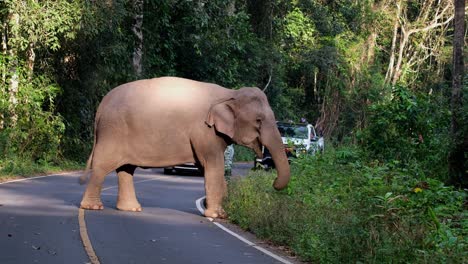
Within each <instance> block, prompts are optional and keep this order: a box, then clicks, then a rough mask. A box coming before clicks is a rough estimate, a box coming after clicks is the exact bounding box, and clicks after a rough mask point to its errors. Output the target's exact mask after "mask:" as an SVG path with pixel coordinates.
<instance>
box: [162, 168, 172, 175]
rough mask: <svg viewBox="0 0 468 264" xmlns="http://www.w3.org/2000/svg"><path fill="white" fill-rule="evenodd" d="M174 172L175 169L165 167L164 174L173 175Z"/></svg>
mask: <svg viewBox="0 0 468 264" xmlns="http://www.w3.org/2000/svg"><path fill="white" fill-rule="evenodd" d="M173 173H174V170H173V169H171V168H164V174H167V175H171V174H173Z"/></svg>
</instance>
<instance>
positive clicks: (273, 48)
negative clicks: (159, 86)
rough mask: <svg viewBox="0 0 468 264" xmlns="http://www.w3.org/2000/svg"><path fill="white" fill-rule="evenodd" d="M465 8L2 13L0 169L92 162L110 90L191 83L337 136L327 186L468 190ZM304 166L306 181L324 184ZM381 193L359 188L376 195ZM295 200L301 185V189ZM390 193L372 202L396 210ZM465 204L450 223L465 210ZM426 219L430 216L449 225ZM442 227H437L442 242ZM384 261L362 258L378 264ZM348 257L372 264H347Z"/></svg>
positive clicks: (320, 0) (33, 0)
mask: <svg viewBox="0 0 468 264" xmlns="http://www.w3.org/2000/svg"><path fill="white" fill-rule="evenodd" d="M466 10H467V9H466V7H465V1H463V0H461V1H460V0H455V1H454V0H362V1H357V0H335V1H331V0H257V1H253V0H210V1H208V0H179V1H177V0H146V1H144V0H104V1H94V0H77V1H71V0H55V1H49V0H3V1H1V2H0V37H1V45H0V72H1V80H0V91H1V93H0V169H1V171H2V172H3V173H4V174H15V173H16V174H18V173H19V174H21V173H26V172H30V170H25V168H26V167H30V166H36V167H35V168H39V170H40V168H42V167H46V168H47V167H48V166H52V165H53V166H59V167H60V166H62V167H64V166H65V167H66V166H67V165H66V164H70V162H75V163H78V164H81V163H82V162H83V161H84V160H86V158H87V156H88V155H89V152H90V149H91V146H92V137H93V120H94V113H95V111H96V108H97V106H98V104H99V102H100V100H101V99H102V97H103V96H104V95H105V94H106V93H107V92H108V91H109V90H110V89H112V88H113V87H116V86H117V85H119V84H122V83H125V82H129V81H132V80H136V79H142V78H154V77H159V76H178V77H185V78H190V79H194V80H199V81H206V82H214V83H217V84H219V85H222V86H225V87H228V88H232V89H237V88H240V87H243V86H256V87H259V88H261V89H262V90H263V91H264V92H265V93H266V95H267V96H268V99H269V102H270V105H271V106H272V108H273V110H274V112H275V114H276V117H277V119H278V120H294V121H299V120H300V119H301V118H306V119H307V120H308V121H309V122H310V123H312V124H313V125H315V126H316V128H317V130H318V131H320V133H322V134H323V135H324V136H325V138H326V142H327V143H326V144H327V149H329V150H330V151H329V153H328V154H327V153H326V152H327V150H326V151H325V154H326V155H324V156H323V157H322V158H323V159H325V160H328V161H329V164H334V165H333V166H331V165H330V166H328V168H327V170H328V171H329V172H330V171H331V170H336V171H338V169H340V168H341V169H343V170H350V171H353V170H355V169H356V168H357V167H359V166H362V167H359V168H363V167H365V168H366V170H367V169H369V168H374V169H375V170H376V171H377V170H379V173H380V174H382V175H381V176H382V177H384V178H385V180H384V182H385V183H386V184H387V185H388V186H390V185H392V186H393V187H394V186H395V185H397V184H400V183H401V182H398V181H396V182H391V180H390V178H391V176H389V175H397V174H398V173H403V172H404V174H405V175H406V176H405V177H413V178H415V179H417V180H416V182H414V181H409V182H414V183H415V184H416V185H417V186H419V187H417V188H419V189H412V190H421V191H423V190H426V189H430V187H428V186H431V184H435V183H434V182H430V180H434V181H436V182H437V184H435V185H437V186H439V187H440V186H445V185H443V184H442V183H444V184H447V185H451V186H455V187H460V186H467V181H468V179H467V177H466V172H467V162H466V157H467V154H466V149H467V148H468V147H467V144H468V140H467V136H466V135H467V129H468V125H467V122H466V118H467V113H468V109H467V104H466V90H467V89H468V85H467V80H468V77H467V71H466V70H465V69H464V65H465V64H464V62H463V57H464V58H467V56H466V49H465V50H463V46H464V44H465V43H466V39H467V38H466V36H467V29H466V27H465V26H464V25H465V24H466V13H467V11H466ZM463 52H464V54H463ZM463 95H465V96H463ZM330 153H334V154H330ZM327 155H334V156H333V157H328V158H327ZM304 162H305V163H307V162H306V161H303V160H302V161H298V164H296V165H297V166H295V165H294V164H293V172H296V173H300V174H307V173H309V172H310V173H312V171H310V170H309V171H308V169H307V168H309V167H308V166H306V165H304ZM311 162H313V164H315V165H316V166H317V167H316V168H321V167H320V166H325V165H326V164H328V163H327V162H325V161H323V160H321V161H317V160H315V161H311ZM314 162H315V163H314ZM317 162H318V163H317ZM346 164H347V165H346ZM315 165H314V166H315ZM335 165H336V166H335ZM343 166H345V167H343ZM346 166H351V167H352V168H350V167H346ZM382 168H385V169H382ZM361 172H362V171H356V172H355V174H356V175H353V176H352V177H351V176H350V177H351V178H353V177H356V178H359V177H360V176H359V175H361V174H360V173H361ZM397 172H398V173H397ZM313 173H317V171H314V172H313ZM340 173H342V172H340ZM379 173H377V174H376V175H380V174H379ZM392 173H394V174H392ZM384 174H385V175H384ZM398 175H399V174H398ZM408 175H409V176H408ZM328 176H330V175H328ZM335 176H336V175H335ZM333 177H334V176H333ZM336 177H338V176H336ZM343 177H344V176H343ZM388 177H390V178H388ZM395 177H396V176H395ZM396 178H398V177H396ZM396 178H395V179H396ZM337 179H339V177H338V178H337ZM359 179H361V180H362V178H359ZM405 179H406V178H405ZM427 179H430V180H427ZM302 180H303V179H302ZM302 180H301V181H302ZM374 180H375V179H374ZM359 181H360V180H359ZM428 181H429V183H428ZM337 182H339V181H337ZM337 182H335V183H333V182H331V183H330V182H322V183H320V184H324V185H327V184H331V185H332V186H333V184H338V185H336V186H341V185H339V183H337ZM369 182H371V183H369ZM369 182H366V183H365V184H364V183H363V184H364V185H359V186H361V187H362V186H368V185H366V184H371V185H372V184H375V182H373V180H372V181H371V180H369ZM406 182H408V181H406ZM314 183H317V182H314ZM439 183H441V184H442V185H439ZM301 184H302V185H303V186H307V183H301ZM317 184H318V183H317ZM382 184H383V183H382ZM418 184H419V185H418ZM416 185H413V186H412V187H408V186H407V187H408V188H416V187H415V186H416ZM292 186H296V187H297V186H299V184H298V183H297V182H296V184H295V182H294V177H293V184H292ZM345 186H346V184H344V185H343V186H342V187H343V188H344V187H345ZM349 186H351V185H349ZM372 186H374V185H372ZM399 186H402V185H399ZM393 187H392V188H393ZM439 187H438V188H439ZM297 188H299V189H301V188H304V187H297ZM311 188H313V187H311ZM379 188H381V186H380V187H379ZM440 188H452V187H440ZM260 189H261V188H260ZM383 189H385V188H383V187H382V188H381V191H383ZM301 190H302V189H301ZM386 190H387V191H388V189H386ZM437 190H438V191H439V189H437ZM441 190H442V189H441ZM443 190H446V189H443ZM288 192H289V194H291V193H294V192H293V191H291V189H290V190H289V191H288ZM392 192H393V193H394V192H395V190H394V191H392ZM392 192H391V191H388V192H386V193H385V192H384V193H377V192H372V191H369V190H368V195H371V196H376V197H381V201H383V202H388V204H386V205H385V206H387V205H388V206H390V203H389V200H391V199H393V198H392V197H394V196H395V194H394V196H392ZM418 192H419V191H418ZM454 192H456V191H454ZM461 192H462V193H461V194H460V193H458V194H457V195H459V196H456V195H455V194H454V196H453V197H458V198H456V200H457V206H458V207H457V206H455V205H454V207H453V208H452V209H453V211H450V213H446V212H445V216H446V215H454V214H459V212H460V210H463V208H464V209H466V204H467V203H466V193H465V194H463V191H461ZM364 193H365V192H364ZM388 193H390V195H388ZM442 193H443V195H446V194H447V193H446V192H442ZM301 195H303V193H301ZM337 195H338V196H339V195H340V194H337ZM450 195H452V194H450ZM450 195H448V196H450ZM305 196H307V195H305ZM444 197H445V196H444ZM460 197H462V198H460ZM322 198H323V197H322ZM426 198H427V197H426ZM301 199H302V198H301ZM304 199H305V198H304ZM427 199H429V200H430V199H439V198H434V197H432V198H427ZM447 199H448V198H447ZM453 199H455V198H453ZM360 201H361V200H360ZM379 201H380V200H379ZM444 201H446V200H444ZM453 203H455V202H453ZM233 204H235V203H233ZM463 204H464V205H463ZM419 205H421V204H419ZM419 205H418V206H419ZM378 206H382V204H379V205H378ZM231 207H232V208H235V206H234V207H233V206H231ZM414 208H416V205H415V207H414ZM414 208H413V209H414ZM421 208H423V206H421ZM424 208H425V209H424V214H425V217H426V218H429V217H428V216H427V212H429V214H431V213H430V212H432V215H431V216H430V219H434V217H437V216H439V215H437V213H438V212H436V213H434V212H433V211H430V210H432V209H433V207H424ZM428 208H432V209H430V210H429V209H428ZM434 208H435V207H434ZM460 208H461V209H460ZM315 209H317V208H315ZM322 209H324V208H322ZM387 209H389V208H387ZM390 209H391V208H390ZM390 209H389V210H390ZM233 210H234V209H233ZM428 210H429V211H428ZM325 211H326V210H325ZM233 214H235V213H233ZM243 217H247V216H243ZM385 217H387V220H388V219H389V218H392V217H395V215H393V214H390V213H389V215H385ZM457 217H459V218H457V219H458V220H457V221H458V222H457V221H456V220H453V221H454V222H457V223H459V222H460V221H462V220H460V219H465V220H464V222H463V223H464V224H463V225H462V226H461V227H460V226H459V225H458V227H454V228H455V229H456V228H458V229H456V230H458V231H459V233H457V234H458V236H459V237H462V236H463V235H465V238H466V229H465V228H466V214H465V215H463V214H462V216H461V218H460V216H457ZM403 218H404V217H401V219H403ZM242 219H243V218H242ZM324 219H325V218H324ZM401 219H400V220H401ZM444 219H445V218H444ZM434 221H435V220H434ZM238 222H239V221H238ZM241 222H242V221H241ZM428 222H431V220H428ZM440 222H443V220H440V221H439V222H431V223H436V224H434V225H436V226H437V230H439V231H440V230H441V229H440V226H441V223H440ZM413 224H414V223H412V224H410V225H409V226H407V228H411V227H412V226H413ZM426 224H427V223H426ZM442 224H443V223H442ZM428 225H430V224H428ZM247 226H248V225H247V224H246V227H247ZM447 226H448V227H447V228H449V227H453V226H450V225H448V224H447ZM426 227H427V226H425V227H424V228H426ZM248 228H251V229H254V228H252V226H250V227H248ZM372 228H377V227H376V226H373V227H372ZM455 229H454V230H455ZM365 230H368V229H365ZM447 230H449V229H447ZM450 230H452V229H450ZM460 230H462V231H460ZM463 230H464V231H463ZM342 231H343V230H342ZM445 231H446V229H444V230H443V232H445ZM356 232H357V231H356ZM441 232H442V231H441ZM451 232H455V231H453V230H452V231H451ZM460 232H461V233H460ZM455 233H456V232H455ZM455 233H454V234H455ZM447 234H448V233H447ZM447 234H446V237H445V239H446V240H447V241H449V240H450V239H452V237H450V236H449V235H447ZM451 234H452V233H451ZM289 235H290V234H288V236H289ZM329 235H330V234H329V233H327V234H324V236H329ZM341 235H343V234H341ZM455 237H457V236H456V235H455ZM410 238H411V239H422V240H424V239H426V237H424V236H423V237H422V238H421V237H418V238H414V237H410ZM356 239H357V238H356ZM408 239H409V238H408ZM434 239H436V238H434ZM437 239H442V240H443V239H444V238H440V237H439V238H437ZM280 240H281V239H280ZM459 240H460V239H459ZM389 241H390V240H389ZM424 241H425V242H424V243H426V242H427V241H426V240H424ZM444 241H445V240H443V241H442V242H444ZM447 241H445V242H447ZM450 241H451V242H453V241H452V240H450ZM450 241H449V242H450ZM280 242H284V241H280ZM387 242H388V241H387ZM439 242H440V241H439ZM442 242H441V243H442ZM300 243H302V244H301V247H306V246H307V245H306V244H307V241H303V240H301V242H300ZM333 243H335V244H336V243H337V241H331V240H330V244H333ZM388 243H391V242H388ZM421 243H423V242H421ZM424 243H423V244H424ZM427 243H429V242H427ZM427 243H426V244H424V245H428V244H427ZM434 243H435V242H434ZM447 243H448V242H447ZM286 244H287V243H286ZM429 244H430V243H429ZM466 244H467V242H466V239H465V242H464V244H463V243H462V247H461V249H460V248H458V251H456V252H463V249H466ZM314 245H315V244H314ZM457 245H458V244H457ZM315 246H317V245H315ZM325 246H326V245H325ZM343 246H344V245H343ZM445 246H447V245H445ZM458 246H459V245H458ZM441 247H443V246H440V247H439V248H438V249H439V250H442V251H443V250H446V249H447V248H446V247H445V248H442V249H441ZM309 249H310V248H306V249H304V248H299V249H298V250H296V252H299V254H300V252H301V250H304V251H306V252H309V251H307V250H309ZM313 249H314V250H316V249H317V248H313ZM350 250H351V249H350ZM369 250H371V251H372V250H373V249H369ZM460 250H461V251H460ZM351 251H352V250H351ZM343 252H345V250H344V251H343ZM388 252H390V253H388ZM388 252H387V253H388V254H389V255H391V254H392V253H391V252H392V251H388ZM397 252H398V251H397ZM444 252H445V253H446V251H444ZM450 252H452V253H453V252H455V251H450ZM371 253H372V252H371ZM373 253H374V255H372V254H371V255H372V256H370V257H369V258H368V259H365V260H367V261H371V259H374V261H375V260H378V258H377V257H376V256H377V255H378V252H373ZM350 254H351V255H352V254H357V255H359V254H361V256H362V252H361V253H356V252H352V253H350ZM415 254H416V253H415ZM447 254H448V253H447ZM460 254H461V253H460ZM351 255H350V256H351ZM352 256H355V255H352ZM425 256H426V257H427V256H431V255H430V254H429V255H425ZM456 256H457V257H459V256H460V255H456ZM463 256H464V257H466V252H465V253H464V255H463ZM302 257H303V258H305V259H309V260H322V261H325V262H326V261H327V260H328V261H329V260H330V258H329V256H324V257H323V258H321V256H316V255H307V253H306V254H305V255H302ZM350 258H351V259H353V260H356V261H357V260H360V258H356V259H355V258H352V257H349V256H348V258H342V259H339V260H340V261H345V262H346V261H347V260H348V261H349V260H350ZM429 259H430V258H429ZM456 259H457V260H460V258H456ZM361 260H362V259H361ZM383 260H385V258H384V259H383ZM407 260H408V259H406V260H404V261H407ZM426 260H427V258H426ZM442 260H446V259H443V258H442ZM371 262H372V261H371ZM429 262H430V261H429Z"/></svg>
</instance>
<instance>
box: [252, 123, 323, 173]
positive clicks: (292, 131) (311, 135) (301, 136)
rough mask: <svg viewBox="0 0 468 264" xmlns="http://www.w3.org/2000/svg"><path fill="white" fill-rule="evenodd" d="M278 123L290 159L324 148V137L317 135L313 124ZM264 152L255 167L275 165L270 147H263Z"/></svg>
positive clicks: (312, 153)
mask: <svg viewBox="0 0 468 264" xmlns="http://www.w3.org/2000/svg"><path fill="white" fill-rule="evenodd" d="M276 124H277V126H278V130H279V132H280V134H281V139H282V140H283V144H284V148H285V152H286V155H287V156H288V159H289V160H291V158H295V157H298V156H301V155H306V154H311V155H314V154H315V153H317V152H321V151H323V150H324V147H325V142H324V139H323V137H321V136H319V135H317V132H316V131H315V128H314V126H313V125H311V124H304V123H286V122H276ZM262 152H263V158H262V159H256V160H255V167H263V168H265V169H268V168H271V167H274V163H273V159H272V158H271V154H270V152H269V151H268V149H266V148H265V147H263V148H262Z"/></svg>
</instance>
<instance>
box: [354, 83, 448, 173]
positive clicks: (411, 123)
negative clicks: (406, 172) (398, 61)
mask: <svg viewBox="0 0 468 264" xmlns="http://www.w3.org/2000/svg"><path fill="white" fill-rule="evenodd" d="M435 110H436V111H435ZM449 115H450V114H449V110H448V105H447V104H446V103H445V102H444V101H443V98H438V96H437V95H431V96H427V95H424V94H415V93H412V92H411V91H410V90H408V89H407V88H404V87H400V86H397V87H395V88H394V89H393V91H392V95H391V98H390V99H388V100H385V99H384V100H382V101H381V102H378V103H375V104H372V105H371V106H370V113H369V125H368V127H367V128H366V129H365V130H363V133H362V134H361V135H360V136H361V140H362V142H361V144H362V145H363V146H364V147H365V148H366V149H367V150H369V151H370V152H371V153H372V155H374V157H376V158H378V159H381V160H385V161H392V160H398V161H400V162H402V163H403V164H410V163H412V162H414V161H415V160H418V161H419V163H420V165H422V166H423V168H427V170H426V173H433V174H435V175H436V176H437V177H442V178H443V177H444V173H446V172H444V169H445V168H446V161H445V158H444V157H446V156H447V152H448V143H449V134H448V132H449V130H448V127H449V124H448V122H449V120H448V119H447V117H448V116H449ZM440 174H442V175H440Z"/></svg>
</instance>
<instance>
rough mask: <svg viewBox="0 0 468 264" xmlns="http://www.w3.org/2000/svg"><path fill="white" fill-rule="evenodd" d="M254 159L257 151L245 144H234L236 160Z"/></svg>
mask: <svg viewBox="0 0 468 264" xmlns="http://www.w3.org/2000/svg"><path fill="white" fill-rule="evenodd" d="M254 159H255V153H254V152H253V150H251V149H249V148H247V147H244V146H240V145H234V161H245V162H253V161H254Z"/></svg>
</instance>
